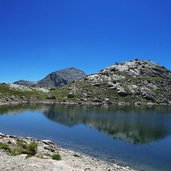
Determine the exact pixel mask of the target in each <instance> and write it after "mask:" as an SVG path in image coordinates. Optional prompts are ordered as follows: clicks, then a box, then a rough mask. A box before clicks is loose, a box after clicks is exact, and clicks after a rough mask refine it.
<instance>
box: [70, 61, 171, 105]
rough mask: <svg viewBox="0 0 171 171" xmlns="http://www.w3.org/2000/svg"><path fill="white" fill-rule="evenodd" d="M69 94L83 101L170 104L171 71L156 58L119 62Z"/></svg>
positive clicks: (79, 81)
mask: <svg viewBox="0 0 171 171" xmlns="http://www.w3.org/2000/svg"><path fill="white" fill-rule="evenodd" d="M68 89H69V90H70V92H69V95H68V97H77V98H80V99H82V100H83V101H94V102H101V103H112V104H115V103H117V104H118V103H119V104H122V103H124V104H125V103H128V104H141V103H142V104H147V103H157V104H162V103H163V104H170V103H171V71H170V70H168V69H166V68H165V67H163V66H160V65H159V64H156V63H154V62H152V61H143V60H138V59H135V60H130V61H126V62H123V63H116V64H114V65H111V66H109V67H107V68H106V69H104V70H101V71H100V72H99V73H96V74H92V75H88V76H87V77H85V78H84V79H81V80H78V81H76V82H75V83H73V84H71V85H70V86H69V87H68Z"/></svg>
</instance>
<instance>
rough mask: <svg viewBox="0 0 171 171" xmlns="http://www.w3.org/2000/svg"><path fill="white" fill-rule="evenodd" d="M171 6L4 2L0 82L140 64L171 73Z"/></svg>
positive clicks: (0, 8) (161, 0)
mask: <svg viewBox="0 0 171 171" xmlns="http://www.w3.org/2000/svg"><path fill="white" fill-rule="evenodd" d="M170 8H171V1H170V0H0V62H1V65H0V82H12V81H15V80H19V79H26V80H39V79H41V78H42V77H44V76H45V75H47V74H48V73H50V72H52V71H56V70H59V69H62V68H67V67H71V66H74V67H77V68H80V69H82V70H84V71H85V72H87V73H93V72H97V71H99V70H100V69H103V68H105V67H107V66H109V65H111V64H113V63H115V62H119V61H125V60H129V59H134V58H139V59H147V60H153V61H155V62H157V63H160V64H161V65H164V66H165V67H167V68H169V69H171V10H170Z"/></svg>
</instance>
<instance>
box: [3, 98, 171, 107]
mask: <svg viewBox="0 0 171 171" xmlns="http://www.w3.org/2000/svg"><path fill="white" fill-rule="evenodd" d="M17 104H64V105H68V104H70V105H96V106H98V105H100V106H101V105H103V106H112V105H116V106H171V103H155V102H148V103H140V102H136V103H132V102H118V103H106V102H105V101H104V102H98V101H96V102H93V101H82V100H52V99H50V100H48V99H44V100H39V99H35V100H7V101H6V100H2V99H0V106H2V105H17Z"/></svg>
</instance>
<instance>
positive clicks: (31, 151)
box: [0, 140, 38, 157]
mask: <svg viewBox="0 0 171 171" xmlns="http://www.w3.org/2000/svg"><path fill="white" fill-rule="evenodd" d="M37 148H38V144H37V143H36V142H31V143H29V144H27V143H26V142H25V141H22V140H17V142H16V145H15V146H12V145H11V146H10V142H9V144H8V143H2V142H0V149H3V150H5V151H6V152H7V153H8V154H9V155H12V156H17V155H20V154H27V157H31V156H34V155H36V153H37Z"/></svg>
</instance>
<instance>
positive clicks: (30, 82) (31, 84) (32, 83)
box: [13, 80, 36, 87]
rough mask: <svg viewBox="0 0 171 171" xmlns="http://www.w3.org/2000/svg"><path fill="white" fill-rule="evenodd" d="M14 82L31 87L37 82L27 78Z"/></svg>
mask: <svg viewBox="0 0 171 171" xmlns="http://www.w3.org/2000/svg"><path fill="white" fill-rule="evenodd" d="M13 84H17V85H22V86H26V87H30V86H33V85H34V84H36V82H33V81H26V80H19V81H16V82H14V83H13Z"/></svg>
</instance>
